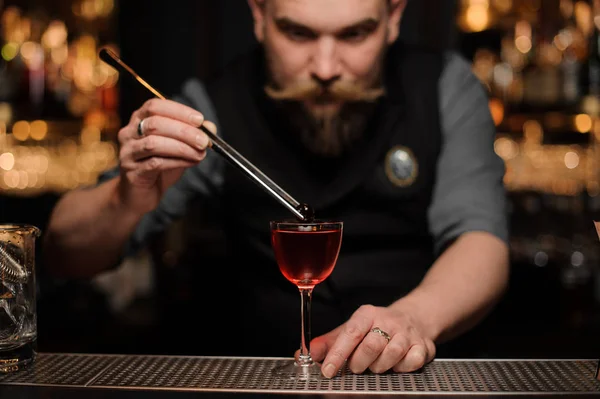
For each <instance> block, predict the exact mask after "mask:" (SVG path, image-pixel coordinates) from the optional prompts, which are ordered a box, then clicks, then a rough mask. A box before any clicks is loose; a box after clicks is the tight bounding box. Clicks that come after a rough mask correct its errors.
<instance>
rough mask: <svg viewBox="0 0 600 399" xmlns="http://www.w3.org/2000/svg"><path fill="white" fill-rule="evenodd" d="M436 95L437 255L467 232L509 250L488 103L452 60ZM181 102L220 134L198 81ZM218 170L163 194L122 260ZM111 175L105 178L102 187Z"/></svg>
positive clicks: (467, 71)
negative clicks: (484, 234)
mask: <svg viewBox="0 0 600 399" xmlns="http://www.w3.org/2000/svg"><path fill="white" fill-rule="evenodd" d="M439 93H440V97H439V100H440V114H441V115H440V121H441V128H442V147H441V152H440V157H439V159H438V164H437V178H436V182H435V187H434V191H433V197H432V202H431V204H430V207H429V210H428V224H429V229H430V232H431V234H432V236H433V238H434V243H435V249H436V252H438V253H439V251H440V250H441V249H442V248H444V247H445V246H446V245H447V244H448V243H449V242H451V241H452V240H454V239H456V238H457V237H458V236H460V235H461V234H463V233H465V232H469V231H485V232H489V233H491V234H493V235H495V236H497V237H498V238H500V239H501V240H503V241H505V242H508V222H507V217H506V196H505V194H506V193H505V189H504V185H503V176H504V163H503V161H502V160H501V159H500V158H499V157H498V156H497V155H496V153H495V152H494V138H495V134H496V130H495V126H494V123H493V121H492V118H491V115H490V112H489V108H488V98H487V95H486V92H485V90H484V89H483V86H482V85H481V83H480V82H479V80H478V79H477V77H476V76H475V75H474V74H473V73H472V71H471V67H470V64H469V63H468V61H467V60H465V59H464V58H462V57H461V56H460V55H458V54H457V53H454V52H449V53H447V54H446V57H445V65H444V70H443V73H442V76H441V77H440V81H439ZM182 94H184V96H185V97H186V98H188V99H190V100H191V101H192V103H191V104H188V105H190V106H192V107H194V108H196V109H198V110H201V111H202V113H203V114H204V116H205V119H207V120H210V121H213V122H215V123H216V124H217V127H219V122H218V120H217V118H216V113H215V110H214V108H213V106H212V104H211V101H210V98H209V97H208V95H207V93H206V91H205V89H204V86H203V85H202V83H201V82H200V81H199V80H197V79H192V80H189V81H187V82H186V83H185V85H184V87H183V93H182ZM174 99H175V100H180V101H181V98H174ZM225 162H226V161H225V160H224V159H223V158H221V157H220V156H218V155H217V154H215V153H214V152H213V151H209V152H208V154H207V157H206V158H205V160H204V161H202V162H201V163H200V164H199V165H197V166H196V167H192V168H190V169H188V170H186V172H185V173H184V174H183V176H182V177H181V179H180V180H179V181H178V182H177V183H175V184H174V185H173V186H172V187H171V188H169V189H168V190H167V192H166V193H165V195H164V197H163V199H162V200H161V202H160V204H159V206H158V208H157V209H155V210H154V211H152V212H150V213H148V214H146V215H145V216H144V217H143V218H142V220H141V222H140V223H139V225H138V226H137V228H136V230H135V232H134V234H133V236H132V237H131V240H130V242H129V243H128V245H127V251H126V252H127V253H132V252H134V251H136V250H138V249H139V248H140V247H142V246H143V244H144V242H145V241H146V239H147V238H148V237H149V235H151V234H154V233H157V232H159V231H161V230H162V229H164V228H165V227H166V226H167V224H169V223H170V222H171V221H173V220H175V219H176V218H179V217H181V216H183V215H184V214H185V212H186V209H187V204H188V203H189V202H190V200H191V199H193V198H194V197H195V196H199V195H218V193H219V190H220V189H221V187H222V184H223V170H224V166H225V165H224V163H225ZM117 173H118V171H117V170H112V171H110V172H108V173H106V174H105V175H104V176H103V177H102V179H101V180H105V179H106V178H110V177H113V176H115V175H116V174H117Z"/></svg>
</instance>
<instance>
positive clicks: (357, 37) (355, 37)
mask: <svg viewBox="0 0 600 399" xmlns="http://www.w3.org/2000/svg"><path fill="white" fill-rule="evenodd" d="M366 37H367V32H366V31H365V30H363V29H352V30H348V31H345V32H342V33H341V34H340V35H339V38H340V39H341V40H343V41H346V42H360V41H362V40H364V39H365V38H366Z"/></svg>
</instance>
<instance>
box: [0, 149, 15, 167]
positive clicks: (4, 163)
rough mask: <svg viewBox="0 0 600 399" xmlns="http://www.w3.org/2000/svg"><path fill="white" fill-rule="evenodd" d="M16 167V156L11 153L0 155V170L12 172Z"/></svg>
mask: <svg viewBox="0 0 600 399" xmlns="http://www.w3.org/2000/svg"><path fill="white" fill-rule="evenodd" d="M14 166H15V156H14V155H13V154H12V153H10V152H5V153H4V154H0V169H4V170H6V171H8V170H12V168H13V167H14Z"/></svg>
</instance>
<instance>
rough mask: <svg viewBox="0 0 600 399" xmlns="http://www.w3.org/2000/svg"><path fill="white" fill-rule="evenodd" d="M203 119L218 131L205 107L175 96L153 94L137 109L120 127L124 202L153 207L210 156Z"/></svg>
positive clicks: (141, 207)
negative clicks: (201, 108) (203, 110)
mask: <svg viewBox="0 0 600 399" xmlns="http://www.w3.org/2000/svg"><path fill="white" fill-rule="evenodd" d="M142 121H143V123H142V125H141V127H140V122H142ZM202 124H204V125H205V126H206V127H207V128H208V129H209V130H210V131H212V132H213V133H216V127H215V125H214V124H212V123H210V122H208V121H204V116H203V115H202V114H201V113H199V112H198V111H196V110H194V109H193V108H190V107H187V106H185V105H183V104H180V103H177V102H175V101H171V100H159V99H152V100H149V101H147V102H146V103H145V104H144V105H143V106H142V107H141V108H140V109H139V110H137V111H135V112H134V113H133V115H132V116H131V120H130V121H129V124H128V125H127V126H125V127H123V129H121V130H120V131H119V144H120V152H119V163H120V170H121V179H120V182H119V196H120V198H121V202H122V203H123V204H125V205H126V206H127V207H128V208H130V209H135V210H136V211H138V212H142V213H145V212H148V211H151V210H152V209H154V208H155V207H156V206H157V205H158V202H159V201H160V199H161V197H162V195H163V194H164V192H165V191H166V189H167V188H169V187H170V186H171V185H172V184H173V183H175V182H176V181H177V180H178V179H179V178H180V177H181V175H182V174H183V172H184V170H185V169H186V168H189V167H190V166H194V165H196V164H197V163H199V162H200V161H202V160H203V159H204V157H205V156H206V148H207V146H208V145H209V138H208V136H207V135H206V134H205V133H204V132H202V131H201V130H200V129H198V127H200V126H201V125H202Z"/></svg>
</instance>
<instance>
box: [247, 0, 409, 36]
mask: <svg viewBox="0 0 600 399" xmlns="http://www.w3.org/2000/svg"><path fill="white" fill-rule="evenodd" d="M249 1H252V0H249ZM388 7H389V13H390V18H389V19H388V29H387V32H388V34H387V35H388V37H387V42H388V44H392V43H393V42H395V41H396V39H398V35H399V34H400V20H401V19H402V14H404V9H405V8H406V0H389V5H388Z"/></svg>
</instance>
